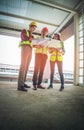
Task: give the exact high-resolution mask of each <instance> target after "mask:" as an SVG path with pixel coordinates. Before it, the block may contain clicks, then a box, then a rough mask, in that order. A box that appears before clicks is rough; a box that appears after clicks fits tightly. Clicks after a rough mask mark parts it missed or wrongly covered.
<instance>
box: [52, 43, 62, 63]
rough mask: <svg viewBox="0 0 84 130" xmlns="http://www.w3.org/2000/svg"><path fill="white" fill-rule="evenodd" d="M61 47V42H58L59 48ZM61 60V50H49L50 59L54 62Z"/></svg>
mask: <svg viewBox="0 0 84 130" xmlns="http://www.w3.org/2000/svg"><path fill="white" fill-rule="evenodd" d="M62 48H64V46H63V43H62V42H60V44H59V49H62ZM62 60H63V55H62V52H60V51H58V50H56V51H53V52H51V55H50V61H52V62H55V61H62Z"/></svg>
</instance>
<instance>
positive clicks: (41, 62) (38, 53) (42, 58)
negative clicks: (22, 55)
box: [33, 27, 48, 90]
mask: <svg viewBox="0 0 84 130" xmlns="http://www.w3.org/2000/svg"><path fill="white" fill-rule="evenodd" d="M47 34H48V28H46V27H44V28H43V29H42V30H41V37H42V38H44V39H45V38H46V36H47ZM45 44H46V43H45ZM46 60H47V48H45V47H41V46H39V45H38V46H37V47H36V48H35V66H34V74H33V87H34V88H33V89H34V90H37V88H40V89H45V88H44V87H42V86H41V83H42V78H43V72H44V68H45V64H46Z"/></svg>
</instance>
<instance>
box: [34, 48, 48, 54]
mask: <svg viewBox="0 0 84 130" xmlns="http://www.w3.org/2000/svg"><path fill="white" fill-rule="evenodd" d="M35 53H42V54H46V55H47V48H45V47H44V48H36V49H35Z"/></svg>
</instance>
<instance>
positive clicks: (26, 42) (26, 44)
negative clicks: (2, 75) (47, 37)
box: [17, 22, 37, 92]
mask: <svg viewBox="0 0 84 130" xmlns="http://www.w3.org/2000/svg"><path fill="white" fill-rule="evenodd" d="M36 27H37V23H36V22H31V23H30V25H29V29H28V30H26V29H23V30H22V32H21V42H20V46H21V65H20V70H19V76H18V88H17V89H18V90H20V91H25V92H26V91H27V88H29V87H30V86H27V85H26V84H25V81H26V76H27V71H28V68H29V64H30V61H31V57H32V37H33V35H32V33H33V32H34V31H35V29H36Z"/></svg>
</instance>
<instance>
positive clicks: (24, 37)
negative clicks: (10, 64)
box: [21, 29, 32, 41]
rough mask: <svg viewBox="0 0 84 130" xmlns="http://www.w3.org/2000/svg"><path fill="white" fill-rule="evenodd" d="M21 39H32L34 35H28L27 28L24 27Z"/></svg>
mask: <svg viewBox="0 0 84 130" xmlns="http://www.w3.org/2000/svg"><path fill="white" fill-rule="evenodd" d="M21 40H22V41H27V40H29V41H32V35H29V37H28V36H27V35H26V30H25V29H23V30H22V32H21Z"/></svg>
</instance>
